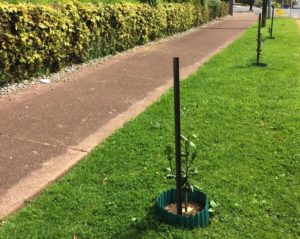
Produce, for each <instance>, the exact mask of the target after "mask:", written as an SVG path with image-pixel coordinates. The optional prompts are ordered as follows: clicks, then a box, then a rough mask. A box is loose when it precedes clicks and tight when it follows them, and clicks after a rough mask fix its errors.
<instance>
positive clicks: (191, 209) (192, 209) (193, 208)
mask: <svg viewBox="0 0 300 239" xmlns="http://www.w3.org/2000/svg"><path fill="white" fill-rule="evenodd" d="M203 208H204V207H203V205H201V204H197V203H194V202H190V203H188V208H187V212H186V211H185V208H184V205H183V204H182V215H184V216H194V215H196V214H197V213H198V212H201V211H202V210H203ZM164 209H165V210H166V211H168V212H170V213H172V214H177V207H176V204H175V203H171V204H169V205H167V206H166V207H165V208H164Z"/></svg>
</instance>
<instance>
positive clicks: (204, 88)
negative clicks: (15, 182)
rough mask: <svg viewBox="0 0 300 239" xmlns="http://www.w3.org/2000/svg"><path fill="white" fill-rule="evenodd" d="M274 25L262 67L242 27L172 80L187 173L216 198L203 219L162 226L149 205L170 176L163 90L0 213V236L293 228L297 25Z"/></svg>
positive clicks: (293, 233) (297, 202) (299, 131)
mask: <svg viewBox="0 0 300 239" xmlns="http://www.w3.org/2000/svg"><path fill="white" fill-rule="evenodd" d="M274 27H275V30H274V35H275V37H276V38H275V39H273V40H268V39H265V41H264V45H263V52H262V62H264V63H267V64H268V66H267V67H255V66H253V65H252V63H253V62H255V60H256V59H255V56H256V54H255V49H256V42H255V39H256V28H252V29H250V30H249V31H248V32H247V33H246V34H244V35H243V36H242V37H241V39H239V40H238V41H236V42H235V43H233V44H232V45H231V46H229V47H228V48H227V49H225V50H224V52H222V53H221V54H219V55H217V56H216V57H214V58H213V59H211V60H210V61H209V62H208V64H206V65H205V66H204V67H202V68H201V69H200V70H199V71H198V72H197V73H196V74H194V75H192V76H191V77H189V78H188V79H187V80H185V81H184V82H183V83H182V131H183V133H184V134H186V135H188V134H192V133H194V134H197V135H198V136H199V137H198V142H197V145H199V147H198V151H199V156H200V159H199V160H198V165H197V166H198V168H199V169H200V174H199V175H198V176H197V177H196V178H195V183H196V184H197V185H198V186H200V187H201V188H203V190H204V191H205V192H206V193H207V194H208V195H209V197H210V198H211V199H213V200H214V201H215V202H217V203H218V204H219V206H218V208H217V212H216V215H215V217H214V218H213V219H212V222H211V225H210V226H209V227H208V228H206V229H196V230H193V231H187V230H184V229H182V228H180V227H171V226H168V225H165V224H164V223H162V222H160V220H159V219H158V218H157V216H156V214H155V210H154V201H155V198H156V197H157V196H158V194H159V192H160V191H163V190H166V189H169V188H171V187H172V186H173V184H172V183H171V182H169V181H166V180H165V179H164V177H163V175H164V173H163V168H164V167H166V166H167V162H166V160H165V159H164V156H163V151H164V147H165V145H167V144H168V143H170V142H173V110H172V107H173V101H172V92H171V91H169V92H168V93H166V94H165V95H163V96H162V97H161V98H160V100H159V101H158V102H157V103H155V104H153V105H152V106H151V107H149V108H148V109H147V110H146V112H145V113H143V114H141V115H140V116H139V117H137V118H136V119H134V120H132V121H130V122H129V123H127V124H126V125H125V127H124V128H122V129H120V130H118V131H117V132H116V133H115V134H114V135H112V136H111V137H110V138H109V139H108V140H106V141H105V142H104V143H103V144H101V145H99V146H98V147H97V148H95V149H94V150H93V151H92V152H91V153H90V154H89V155H88V156H87V157H86V158H85V159H84V160H83V161H81V162H80V163H79V164H78V166H77V167H75V168H74V169H73V170H71V171H70V173H68V174H67V175H66V176H65V177H63V178H62V179H61V180H60V181H59V182H57V183H55V184H54V185H53V186H51V187H50V188H48V189H47V190H45V191H44V192H43V193H42V194H41V195H40V196H39V197H38V198H37V199H35V200H34V201H33V202H32V203H30V204H29V205H27V206H26V207H25V208H23V209H22V210H20V211H19V212H18V213H17V214H16V215H14V216H12V217H10V218H8V220H7V221H5V222H4V223H2V226H1V228H0V238H10V239H11V238H31V239H33V238H51V239H54V238H72V237H73V238H78V239H79V238H106V239H107V238H112V239H116V238H123V239H125V238H128V239H129V238H145V239H146V238H149V239H150V238H178V239H179V238H180V239H181V238H184V239H191V238H297V237H299V236H300V231H299V228H300V221H299V218H300V190H299V175H300V174H299V172H300V170H299V169H300V168H299V160H300V151H299V149H300V124H299V122H300V77H299V71H300V61H299V55H300V45H299V40H300V31H299V29H298V27H297V25H296V22H295V21H294V20H289V19H277V20H276V21H275V24H274ZM266 34H267V33H266V31H265V32H264V35H265V36H266Z"/></svg>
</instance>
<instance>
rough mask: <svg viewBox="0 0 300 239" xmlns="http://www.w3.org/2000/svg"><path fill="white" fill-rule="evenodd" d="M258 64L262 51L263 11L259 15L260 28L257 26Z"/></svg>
mask: <svg viewBox="0 0 300 239" xmlns="http://www.w3.org/2000/svg"><path fill="white" fill-rule="evenodd" d="M256 52H257V55H256V65H259V64H260V61H259V60H260V52H261V13H260V14H259V15H258V28H257V49H256Z"/></svg>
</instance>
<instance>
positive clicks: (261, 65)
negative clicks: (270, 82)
mask: <svg viewBox="0 0 300 239" xmlns="http://www.w3.org/2000/svg"><path fill="white" fill-rule="evenodd" d="M252 66H254V67H267V66H268V64H266V63H252Z"/></svg>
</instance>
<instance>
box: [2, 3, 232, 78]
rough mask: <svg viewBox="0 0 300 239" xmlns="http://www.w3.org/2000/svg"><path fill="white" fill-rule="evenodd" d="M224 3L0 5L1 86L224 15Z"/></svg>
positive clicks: (111, 52)
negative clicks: (211, 6) (208, 5)
mask: <svg viewBox="0 0 300 239" xmlns="http://www.w3.org/2000/svg"><path fill="white" fill-rule="evenodd" d="M223 5H226V4H225V3H224V4H223ZM223 5H222V4H220V6H219V7H217V8H214V9H213V10H209V9H208V8H207V7H202V6H195V5H194V4H176V3H173V4H159V5H157V6H156V7H151V6H149V5H148V4H133V3H116V4H106V5H105V4H80V3H64V4H56V5H51V6H50V5H33V4H18V5H14V4H7V3H0V42H1V44H0V84H1V83H2V84H3V83H6V82H13V81H18V80H22V79H25V78H31V77H35V76H37V75H39V74H48V73H51V72H55V71H57V70H59V69H61V68H62V67H64V66H66V65H68V64H72V63H80V62H84V61H87V60H88V59H92V58H98V57H102V56H105V55H108V54H114V53H115V52H120V51H124V50H127V49H129V48H132V47H134V46H137V45H142V44H145V43H147V42H149V41H153V40H156V39H159V38H162V37H165V36H169V35H172V34H174V33H177V32H181V31H185V30H187V29H189V28H191V27H194V26H198V25H200V24H202V23H204V22H207V21H208V20H211V19H212V18H215V17H217V16H223V15H225V14H227V11H223V8H222V6H223Z"/></svg>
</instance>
